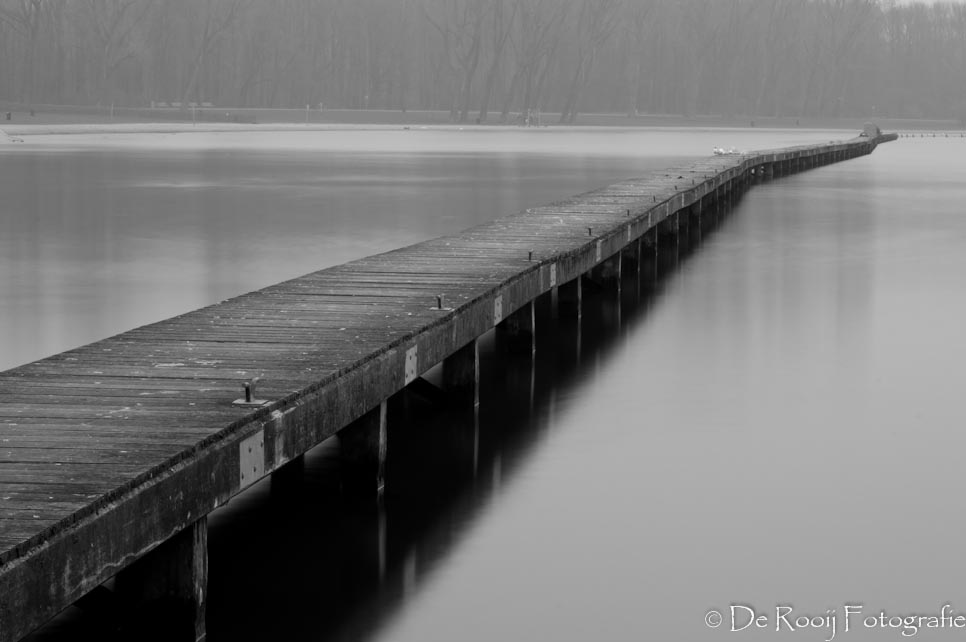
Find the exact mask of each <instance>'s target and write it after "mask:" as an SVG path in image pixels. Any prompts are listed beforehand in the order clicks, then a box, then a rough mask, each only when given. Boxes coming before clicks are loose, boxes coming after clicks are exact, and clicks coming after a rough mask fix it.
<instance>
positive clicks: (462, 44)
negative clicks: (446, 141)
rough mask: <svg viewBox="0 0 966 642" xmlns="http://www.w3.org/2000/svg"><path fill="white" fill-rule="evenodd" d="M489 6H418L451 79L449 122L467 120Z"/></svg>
mask: <svg viewBox="0 0 966 642" xmlns="http://www.w3.org/2000/svg"><path fill="white" fill-rule="evenodd" d="M491 6H492V2H491V0H425V2H424V3H423V5H422V9H423V14H424V15H425V16H426V19H427V20H428V21H429V22H430V24H432V25H433V27H435V28H436V30H437V31H438V32H439V35H440V37H441V38H442V43H443V57H444V59H445V60H446V63H447V67H448V68H449V70H450V71H451V73H452V77H453V79H454V80H453V87H454V90H453V92H452V101H451V103H450V118H451V119H452V120H457V119H458V120H459V121H460V122H466V120H467V119H468V118H469V111H470V96H471V93H470V91H471V89H472V87H473V79H474V78H475V76H476V69H477V67H478V66H479V63H480V50H481V48H482V45H483V24H484V22H485V21H486V17H487V13H488V12H489V9H490V8H491Z"/></svg>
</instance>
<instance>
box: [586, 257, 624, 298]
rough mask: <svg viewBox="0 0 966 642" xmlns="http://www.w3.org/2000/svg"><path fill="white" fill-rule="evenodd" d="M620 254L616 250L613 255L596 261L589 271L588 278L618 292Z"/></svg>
mask: <svg viewBox="0 0 966 642" xmlns="http://www.w3.org/2000/svg"><path fill="white" fill-rule="evenodd" d="M621 255H622V253H621V252H617V253H616V254H614V256H612V257H610V258H609V259H607V260H606V261H601V262H600V263H598V264H597V265H596V266H595V267H594V268H593V269H591V271H590V274H589V278H590V280H591V281H593V282H594V283H596V284H598V285H600V286H602V287H604V288H605V289H607V290H615V291H617V292H620V291H621V270H622V260H621Z"/></svg>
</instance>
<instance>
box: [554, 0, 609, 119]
mask: <svg viewBox="0 0 966 642" xmlns="http://www.w3.org/2000/svg"><path fill="white" fill-rule="evenodd" d="M622 7H623V0H580V10H579V13H578V17H577V38H576V40H577V59H576V63H575V65H574V72H573V79H572V80H571V81H570V87H569V88H568V90H567V97H566V99H565V100H564V105H563V111H562V113H561V114H560V120H561V122H565V123H573V122H575V121H576V120H577V108H578V102H579V100H580V96H581V94H582V93H583V90H584V87H586V86H587V81H588V80H589V79H590V74H591V71H592V70H593V68H594V63H595V62H596V60H597V54H598V53H599V52H600V50H601V48H602V47H603V46H604V44H605V43H606V42H607V40H608V39H610V37H611V35H613V33H614V30H615V29H616V28H617V25H618V23H619V21H620V17H621V9H622Z"/></svg>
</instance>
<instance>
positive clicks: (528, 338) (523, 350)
mask: <svg viewBox="0 0 966 642" xmlns="http://www.w3.org/2000/svg"><path fill="white" fill-rule="evenodd" d="M497 331H498V332H500V334H502V336H503V337H504V338H505V340H506V345H507V350H509V351H510V352H513V353H517V354H527V353H529V354H530V355H531V356H532V355H533V354H535V353H536V351H537V334H536V313H535V310H534V306H533V301H530V302H529V303H526V304H524V305H523V306H522V307H521V308H520V309H519V310H517V311H516V312H514V313H513V314H511V315H510V316H508V317H507V318H506V319H504V320H503V322H502V323H500V324H499V325H498V326H497Z"/></svg>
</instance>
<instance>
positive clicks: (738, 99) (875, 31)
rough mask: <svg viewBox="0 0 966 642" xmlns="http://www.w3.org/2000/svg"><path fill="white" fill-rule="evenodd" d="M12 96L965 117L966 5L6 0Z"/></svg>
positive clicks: (483, 114)
mask: <svg viewBox="0 0 966 642" xmlns="http://www.w3.org/2000/svg"><path fill="white" fill-rule="evenodd" d="M0 60H2V61H3V64H2V65H0V100H3V101H9V102H16V103H22V104H27V105H29V104H78V105H115V104H116V105H117V106H121V107H145V106H148V105H151V104H152V103H162V102H163V103H167V104H171V103H180V104H184V105H187V104H189V103H192V102H194V103H197V104H202V103H212V104H215V105H220V106H232V107H287V108H304V107H305V106H307V105H308V106H311V107H312V108H314V109H317V108H333V109H334V108H345V109H390V110H407V109H411V110H422V109H432V110H448V111H449V113H450V116H451V118H452V120H454V121H458V122H472V121H475V120H479V121H480V122H494V121H508V120H510V119H512V118H514V117H517V116H516V115H517V114H528V113H534V114H535V113H539V112H543V113H555V114H560V116H559V118H560V120H562V121H564V122H574V121H575V120H576V118H577V115H578V114H579V113H581V112H608V113H624V114H627V115H631V116H632V115H635V114H641V113H648V114H678V115H684V116H693V115H722V116H751V117H756V116H759V117H794V118H799V117H844V116H859V117H876V116H879V117H909V118H957V119H961V120H964V121H966V6H964V5H962V4H959V3H954V2H938V3H934V4H925V3H917V2H913V3H911V4H905V3H904V4H900V3H897V2H895V1H894V0H714V1H712V2H709V1H707V0H0Z"/></svg>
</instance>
